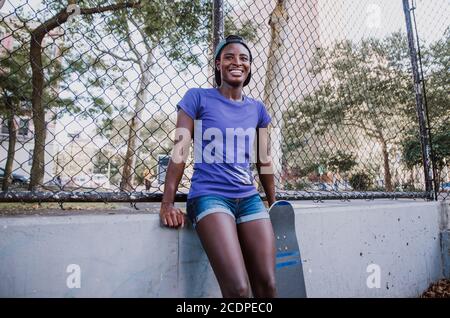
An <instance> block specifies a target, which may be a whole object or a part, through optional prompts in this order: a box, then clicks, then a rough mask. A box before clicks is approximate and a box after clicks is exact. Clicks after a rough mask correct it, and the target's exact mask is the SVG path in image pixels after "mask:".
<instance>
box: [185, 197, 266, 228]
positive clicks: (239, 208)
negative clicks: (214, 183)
mask: <svg viewBox="0 0 450 318" xmlns="http://www.w3.org/2000/svg"><path fill="white" fill-rule="evenodd" d="M186 212H187V215H188V217H189V219H190V220H191V222H192V224H193V225H194V227H196V225H197V223H198V222H199V221H200V220H201V219H202V218H204V217H205V216H207V215H208V214H211V213H218V212H222V213H226V214H228V215H230V216H232V217H233V219H235V221H236V224H239V223H243V222H249V221H253V220H258V219H268V218H269V213H268V212H267V209H266V207H265V206H264V203H263V202H262V200H261V197H260V196H259V194H258V193H256V194H254V195H251V196H249V197H245V198H239V199H233V198H227V197H223V196H219V195H202V196H199V197H195V198H192V199H188V200H187V208H186Z"/></svg>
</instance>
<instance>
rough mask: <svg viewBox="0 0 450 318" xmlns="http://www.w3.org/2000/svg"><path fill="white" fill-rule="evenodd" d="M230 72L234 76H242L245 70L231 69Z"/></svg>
mask: <svg viewBox="0 0 450 318" xmlns="http://www.w3.org/2000/svg"><path fill="white" fill-rule="evenodd" d="M230 73H231V75H234V76H242V74H243V73H244V72H243V71H242V70H231V71H230Z"/></svg>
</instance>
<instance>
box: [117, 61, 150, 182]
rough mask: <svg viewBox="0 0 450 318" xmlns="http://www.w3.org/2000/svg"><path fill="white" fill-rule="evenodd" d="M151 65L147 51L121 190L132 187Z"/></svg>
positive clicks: (131, 125)
mask: <svg viewBox="0 0 450 318" xmlns="http://www.w3.org/2000/svg"><path fill="white" fill-rule="evenodd" d="M151 65H152V52H148V55H147V63H145V64H144V65H141V68H140V69H141V72H142V76H141V79H140V83H139V91H138V94H137V96H136V104H135V106H134V114H133V117H132V118H131V123H130V131H129V134H128V144H127V153H126V155H125V160H124V165H123V170H122V180H121V182H120V190H121V191H131V190H132V189H133V179H134V173H133V172H134V168H135V162H136V150H137V147H136V141H137V139H138V133H139V130H140V129H141V127H142V119H141V115H142V111H143V110H144V108H145V103H146V102H147V96H148V91H147V87H148V85H149V84H150V74H151V73H150V67H151Z"/></svg>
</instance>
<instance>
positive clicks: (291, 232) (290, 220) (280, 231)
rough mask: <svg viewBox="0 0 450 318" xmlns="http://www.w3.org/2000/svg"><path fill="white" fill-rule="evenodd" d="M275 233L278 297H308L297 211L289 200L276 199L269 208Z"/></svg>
mask: <svg viewBox="0 0 450 318" xmlns="http://www.w3.org/2000/svg"><path fill="white" fill-rule="evenodd" d="M269 214H270V220H271V222H272V226H273V230H274V233H275V246H276V269H275V279H276V284H277V293H278V297H282V298H306V288H305V279H304V276H303V266H302V258H301V255H300V248H299V246H298V240H297V235H296V233H295V213H294V208H293V207H292V205H291V204H290V203H289V202H287V201H276V202H275V203H274V204H272V206H271V207H270V209H269Z"/></svg>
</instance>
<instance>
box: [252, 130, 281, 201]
mask: <svg viewBox="0 0 450 318" xmlns="http://www.w3.org/2000/svg"><path fill="white" fill-rule="evenodd" d="M257 146H258V147H257V149H258V153H257V161H256V169H257V170H258V175H259V180H260V181H261V184H262V186H263V188H264V192H265V193H266V198H267V203H268V205H269V207H270V206H271V205H272V204H273V203H274V202H275V200H276V199H275V181H274V176H273V166H272V158H271V156H270V142H269V129H268V128H259V129H258V131H257Z"/></svg>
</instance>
